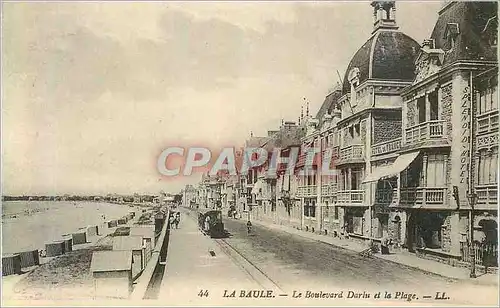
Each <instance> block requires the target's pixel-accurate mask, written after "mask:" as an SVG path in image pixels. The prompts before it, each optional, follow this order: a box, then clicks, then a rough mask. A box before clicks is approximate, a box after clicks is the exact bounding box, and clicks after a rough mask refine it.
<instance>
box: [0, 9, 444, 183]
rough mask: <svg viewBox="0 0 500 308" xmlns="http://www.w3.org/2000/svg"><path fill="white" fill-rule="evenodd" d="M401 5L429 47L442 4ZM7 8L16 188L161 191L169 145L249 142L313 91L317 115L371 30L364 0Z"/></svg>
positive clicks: (6, 104)
mask: <svg viewBox="0 0 500 308" xmlns="http://www.w3.org/2000/svg"><path fill="white" fill-rule="evenodd" d="M399 7H400V8H398V20H399V22H400V24H401V29H402V30H403V31H407V30H408V31H407V32H408V34H410V35H411V36H415V35H419V37H415V38H416V39H417V40H418V41H421V39H422V38H424V37H426V36H427V34H428V33H430V30H431V29H432V25H433V23H434V20H435V18H436V15H435V12H437V9H436V6H435V4H429V5H426V6H423V5H421V4H419V7H415V6H414V5H413V6H411V5H409V4H407V3H401V5H400V6H399ZM3 9H4V12H3V18H4V19H3V25H2V26H3V45H4V49H3V55H2V57H3V58H2V63H3V76H2V77H3V78H2V79H3V97H2V99H3V110H2V113H3V115H2V116H3V122H2V132H3V140H2V141H3V153H2V154H3V159H4V171H3V172H4V179H5V181H4V183H3V185H4V189H5V190H6V192H7V193H9V192H12V193H16V192H30V191H32V192H40V193H43V192H44V191H64V192H71V191H76V190H78V191H95V190H96V189H98V190H100V191H108V190H109V191H112V190H116V191H118V190H119V191H126V190H127V189H129V190H133V189H137V190H139V191H140V190H142V191H148V190H149V191H157V190H159V189H164V188H165V185H167V184H166V183H165V182H161V181H158V175H157V172H156V170H155V169H154V164H155V163H156V162H155V159H156V155H157V154H158V153H159V151H161V149H162V148H163V147H164V146H165V145H167V144H171V143H173V142H183V143H188V142H200V141H203V142H206V143H209V144H224V143H235V142H238V141H239V142H243V141H244V138H245V137H246V136H248V135H249V132H250V131H251V130H252V131H253V132H254V133H255V134H265V133H266V131H267V130H268V129H274V128H275V127H276V126H277V125H279V123H280V121H281V119H282V118H284V119H285V120H296V119H297V116H298V115H299V113H300V106H301V105H302V104H303V99H302V98H303V97H307V98H308V100H309V101H310V102H311V112H312V113H315V112H316V110H317V109H318V108H319V107H320V105H321V103H322V101H323V99H324V95H325V94H326V91H327V89H328V88H330V87H331V86H332V85H333V84H334V83H335V82H336V81H337V70H338V71H339V72H340V74H341V75H342V74H343V70H344V69H345V67H346V66H347V64H348V62H349V60H350V58H351V57H352V55H353V54H354V52H355V51H356V50H357V48H359V47H360V46H361V45H362V44H363V43H364V42H365V41H366V39H367V38H368V37H369V35H370V32H371V29H372V23H371V14H372V12H371V8H370V6H369V5H368V4H367V3H349V4H347V3H332V2H328V3H296V2H294V3H286V2H285V3H272V4H271V3H265V4H262V3H244V4H241V3H167V4H166V3H158V2H150V3H135V2H131V3H5V4H3ZM416 12H418V14H416ZM429 12H431V13H429ZM360 16H365V17H366V18H360ZM20 172H21V174H22V176H19V173H20ZM82 179H84V180H82ZM186 181H187V179H186ZM96 183H98V184H96ZM180 183H182V181H179V182H178V183H171V182H169V183H168V187H172V189H177V188H179V187H180V186H179V185H181V184H180Z"/></svg>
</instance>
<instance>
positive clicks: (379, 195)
mask: <svg viewBox="0 0 500 308" xmlns="http://www.w3.org/2000/svg"><path fill="white" fill-rule="evenodd" d="M397 197H398V190H397V188H394V189H377V190H376V191H375V203H377V204H394V203H397Z"/></svg>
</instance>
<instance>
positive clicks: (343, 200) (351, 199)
mask: <svg viewBox="0 0 500 308" xmlns="http://www.w3.org/2000/svg"><path fill="white" fill-rule="evenodd" d="M364 199H365V191H364V190H341V191H339V192H337V203H339V204H343V205H362V204H363V201H364Z"/></svg>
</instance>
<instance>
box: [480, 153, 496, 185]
mask: <svg viewBox="0 0 500 308" xmlns="http://www.w3.org/2000/svg"><path fill="white" fill-rule="evenodd" d="M497 175H498V147H495V148H493V149H492V150H481V151H480V152H479V164H478V181H477V182H478V184H479V185H491V184H496V183H497Z"/></svg>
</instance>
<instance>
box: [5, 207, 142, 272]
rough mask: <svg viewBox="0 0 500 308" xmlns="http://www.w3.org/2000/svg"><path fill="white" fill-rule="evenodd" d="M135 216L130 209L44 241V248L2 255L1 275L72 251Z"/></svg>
mask: <svg viewBox="0 0 500 308" xmlns="http://www.w3.org/2000/svg"><path fill="white" fill-rule="evenodd" d="M134 217H135V212H133V211H131V212H129V213H128V214H127V215H126V216H123V217H121V218H120V219H116V220H109V221H106V222H104V223H102V224H100V225H98V226H96V225H92V226H87V227H83V228H79V229H78V230H77V231H75V232H72V233H68V234H63V235H62V236H61V237H60V238H58V239H56V240H54V241H52V242H49V243H45V249H44V250H39V249H35V250H30V251H23V252H18V253H9V254H4V255H2V276H8V275H17V274H22V270H23V269H25V268H30V267H33V266H37V265H40V258H41V257H57V256H61V255H63V254H66V253H68V252H71V251H73V246H74V245H83V244H87V243H89V241H90V239H91V238H92V237H95V236H101V235H107V234H108V233H109V230H110V229H111V228H115V227H118V226H119V225H125V224H127V223H128V221H129V220H131V219H133V218H134Z"/></svg>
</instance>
